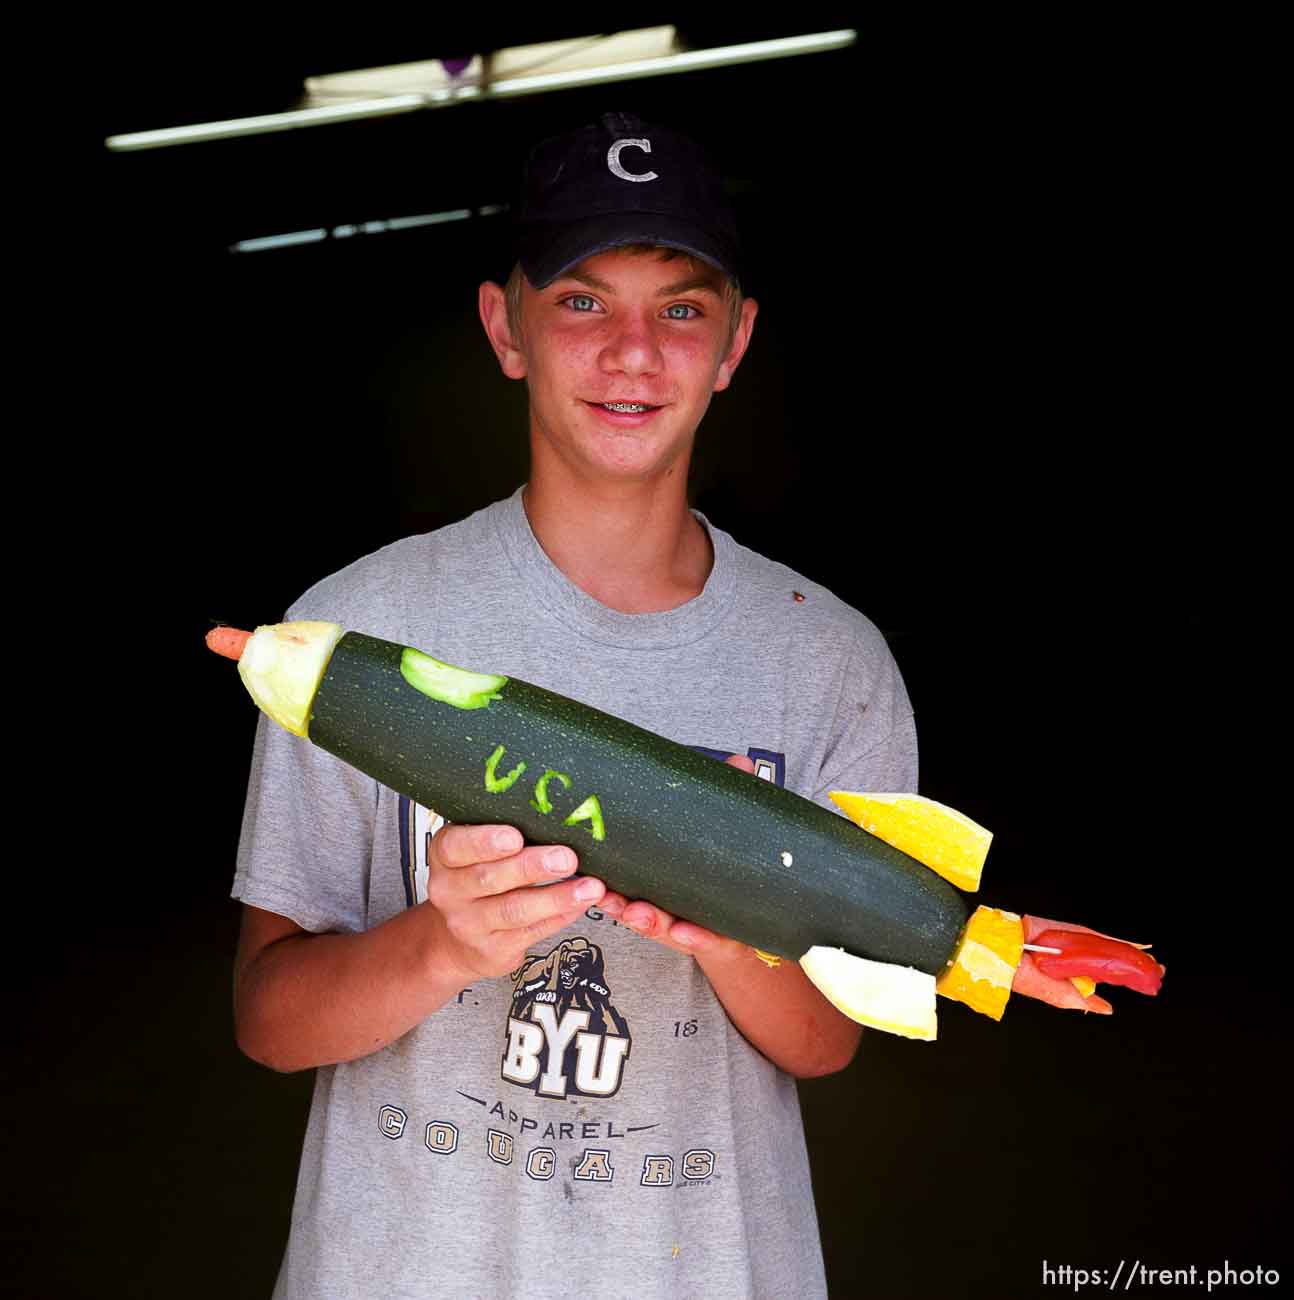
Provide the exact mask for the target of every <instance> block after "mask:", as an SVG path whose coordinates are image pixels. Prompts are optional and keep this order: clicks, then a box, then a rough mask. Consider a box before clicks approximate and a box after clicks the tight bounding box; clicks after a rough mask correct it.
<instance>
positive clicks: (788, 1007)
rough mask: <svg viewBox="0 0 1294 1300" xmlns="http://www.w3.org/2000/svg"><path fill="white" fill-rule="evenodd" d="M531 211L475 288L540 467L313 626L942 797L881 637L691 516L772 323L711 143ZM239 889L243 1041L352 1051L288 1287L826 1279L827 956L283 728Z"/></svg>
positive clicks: (657, 149)
mask: <svg viewBox="0 0 1294 1300" xmlns="http://www.w3.org/2000/svg"><path fill="white" fill-rule="evenodd" d="M519 230H520V262H519V266H518V268H517V270H516V271H514V274H513V277H512V279H511V280H510V282H509V284H508V286H507V287H506V288H504V287H502V286H499V285H497V284H485V285H482V287H481V290H480V299H479V308H480V315H481V320H482V323H483V325H484V327H485V331H486V334H487V337H488V339H489V341H490V345H491V346H492V348H493V349H494V352H495V354H496V356H497V358H498V360H499V364H500V367H501V369H502V370H503V373H504V374H505V375H506V376H507V377H509V378H513V379H524V380H525V382H526V384H527V388H528V392H529V424H530V428H529V434H530V449H531V474H530V479H529V482H528V483H527V484H526V485H525V487H524V488H523V489H521V490H519V491H518V492H517V493H516V494H515V495H514V496H513V497H512V498H510V499H509V500H507V501H504V502H500V503H498V504H496V505H494V506H491V507H489V508H487V509H486V510H482V511H480V512H478V513H477V514H475V515H473V516H471V517H470V518H469V519H467V520H464V521H463V522H461V523H459V524H456V525H453V526H451V527H449V528H446V529H442V530H440V531H438V532H436V533H432V534H428V535H426V536H423V537H414V538H408V539H405V540H404V541H402V542H397V543H395V544H393V545H392V546H388V547H386V548H384V549H383V550H381V551H379V552H377V553H376V554H374V555H372V556H368V557H366V558H365V559H362V560H360V561H358V562H357V563H356V564H354V565H352V566H350V567H349V568H348V569H345V570H343V571H342V572H341V573H339V574H335V575H333V576H332V577H331V578H328V579H325V580H324V581H323V582H321V583H320V584H318V585H317V586H316V587H315V588H313V589H312V590H311V591H310V592H309V593H307V594H306V596H305V597H303V598H302V600H301V601H300V602H298V604H297V605H296V606H295V607H294V608H293V610H292V611H291V612H290V617H293V618H310V617H314V618H325V619H329V620H331V621H334V622H339V623H341V624H342V625H343V626H345V627H352V628H355V629H357V630H362V631H366V632H369V633H371V634H374V635H377V636H382V637H386V638H388V639H391V640H395V641H399V642H402V643H405V644H409V645H415V646H419V647H422V648H424V649H427V650H429V651H431V652H432V653H434V654H435V655H437V657H439V658H442V659H445V660H448V661H449V662H452V663H460V664H463V665H465V666H469V667H474V668H482V669H489V670H490V671H495V672H500V673H504V674H508V675H513V676H518V677H523V678H525V679H528V680H530V681H534V682H536V683H537V684H540V685H543V686H546V687H548V688H549V689H552V690H556V691H558V692H560V693H562V694H565V695H569V696H572V697H574V698H577V699H580V700H582V701H583V702H585V703H587V704H591V705H593V706H595V707H598V708H601V709H604V710H606V711H608V712H611V713H616V714H619V715H620V716H622V717H626V718H628V719H629V720H630V721H632V722H635V723H638V724H639V725H642V726H645V727H648V728H649V729H651V730H654V731H658V732H661V733H662V734H664V735H667V736H670V737H672V738H674V739H676V740H680V741H683V742H684V743H688V744H693V745H696V746H698V747H702V748H704V749H706V750H707V751H713V752H714V753H715V754H716V757H724V756H726V757H727V758H728V761H731V762H734V763H736V764H737V765H738V766H742V767H744V768H745V769H746V770H747V771H749V772H751V773H752V779H771V780H778V781H782V782H784V783H785V784H788V785H790V786H792V787H793V788H795V789H797V790H799V791H800V792H801V793H802V794H805V795H807V796H809V797H813V798H817V799H819V800H821V801H824V802H825V793H826V790H827V789H828V788H832V787H834V788H840V787H844V788H852V789H891V790H915V789H916V743H915V734H914V730H913V725H912V716H911V708H910V706H909V704H908V700H907V696H906V693H905V691H904V688H903V684H902V682H901V680H900V678H899V675H898V672H897V669H896V668H895V666H894V663H893V660H892V659H891V657H890V655H889V653H888V651H887V650H886V648H885V646H884V643H883V641H882V639H881V637H880V635H879V633H878V632H877V631H876V629H875V628H874V627H873V626H872V625H871V624H870V623H868V622H867V621H866V620H865V619H864V618H862V616H861V615H859V614H857V613H855V612H854V611H852V610H850V609H848V608H847V607H846V606H844V605H843V604H841V603H840V602H839V601H837V600H836V599H835V598H834V597H832V596H831V595H830V593H828V592H826V591H825V590H823V589H822V588H819V587H817V586H816V585H815V584H813V583H811V582H808V581H807V580H806V579H803V578H800V577H798V576H797V575H795V574H793V573H792V572H791V571H790V570H787V569H785V568H784V567H782V566H780V565H777V564H774V563H772V562H770V561H768V560H764V559H762V558H761V557H759V556H757V555H755V554H754V553H753V552H750V551H748V550H746V549H745V548H744V547H741V546H739V545H738V544H737V543H736V542H734V541H733V539H732V538H730V537H728V536H727V535H726V534H725V533H723V532H721V531H720V530H718V529H716V528H714V527H713V526H711V525H710V524H709V523H708V521H706V520H705V519H703V518H702V517H701V516H699V515H697V514H695V513H693V512H692V511H690V510H689V509H688V506H687V497H686V486H687V467H688V462H689V458H690V455H691V451H692V447H693V442H694V439H695V436H696V430H697V427H698V425H699V424H700V421H701V419H702V417H703V416H704V414H705V411H706V409H707V407H708V405H709V402H710V399H711V396H712V395H713V394H714V393H715V392H719V391H721V390H722V389H724V388H726V387H727V386H728V384H729V382H730V381H731V379H732V377H733V374H734V372H735V371H736V369H737V367H738V366H739V364H740V362H741V359H742V357H743V355H744V353H745V351H746V348H747V345H748V344H749V341H750V337H751V331H752V329H753V326H754V321H755V317H756V312H757V307H756V304H755V303H754V302H753V301H752V300H750V299H747V298H743V296H742V295H741V291H740V288H739V283H738V279H737V239H736V231H735V227H734V223H733V220H732V216H731V213H730V211H729V209H728V206H727V203H726V201H725V199H724V196H723V192H722V184H721V182H720V179H719V177H718V175H717V173H715V171H714V170H713V168H712V166H711V164H710V163H709V161H708V160H707V159H706V158H705V157H704V155H703V154H702V153H701V151H700V150H699V149H698V148H697V147H696V146H695V145H694V144H693V143H692V142H690V141H688V140H686V139H685V138H683V137H681V136H678V135H677V134H675V133H673V132H671V131H668V130H665V129H663V128H659V127H649V126H647V125H646V124H644V123H642V122H640V121H638V120H636V119H633V118H629V117H625V116H623V115H619V114H608V115H606V116H604V117H603V118H602V120H601V121H600V122H598V123H596V124H594V125H593V126H590V127H586V128H584V129H582V130H580V131H577V132H573V133H571V134H569V135H566V136H562V137H559V138H557V139H555V140H551V141H547V142H545V143H544V144H542V145H540V146H539V147H538V148H537V149H536V150H535V151H534V152H533V153H532V155H531V158H530V160H529V162H528V164H527V172H526V178H525V196H524V199H523V203H522V209H521V213H520V227H519ZM533 760H534V762H535V764H536V765H537V766H538V765H539V764H541V763H542V762H543V756H542V755H535V756H533ZM541 883H542V884H546V885H547V887H546V888H544V889H533V888H531V886H533V885H535V884H541ZM234 894H235V896H236V897H238V898H240V899H242V901H243V902H244V904H245V905H246V906H245V909H244V925H243V934H242V939H241V942H240V948H239V955H238V963H237V976H236V1016H237V1026H238V1036H239V1042H240V1045H241V1046H242V1047H243V1049H244V1050H245V1051H246V1052H247V1053H248V1054H249V1055H251V1056H253V1057H254V1058H255V1059H257V1060H260V1061H263V1062H265V1063H266V1064H268V1065H271V1066H273V1067H275V1068H277V1069H284V1070H290V1069H302V1068H308V1067H312V1066H318V1067H321V1068H320V1069H319V1072H318V1076H317V1082H316V1092H315V1099H314V1104H313V1108H312V1112H311V1117H310V1124H309V1128H308V1131H307V1135H306V1143H305V1152H304V1155H303V1160H302V1168H301V1175H300V1180H299V1183H298V1188H297V1198H296V1204H295V1208H294V1212H293V1227H292V1236H291V1240H290V1242H289V1246H288V1250H287V1254H286V1257H285V1260H284V1264H283V1269H282V1272H281V1274H280V1277H279V1284H278V1287H277V1289H276V1292H275V1294H276V1296H280V1297H297V1296H301V1297H305V1296H320V1295H328V1296H371V1295H384V1296H396V1295H400V1296H404V1295H409V1296H414V1295H418V1296H421V1295H441V1294H451V1293H452V1294H455V1295H464V1296H503V1295H523V1294H524V1295H526V1296H530V1297H535V1296H547V1295H557V1294H562V1295H565V1294H567V1293H569V1292H570V1291H571V1290H572V1289H578V1290H589V1291H590V1292H591V1293H592V1294H595V1295H598V1296H622V1295H623V1296H631V1295H632V1296H638V1297H641V1296H650V1295H657V1294H660V1295H665V1294H669V1295H671V1296H674V1295H684V1296H691V1295H702V1294H706V1295H722V1296H725V1297H730V1296H740V1295H752V1296H769V1295H775V1294H794V1295H799V1296H807V1295H818V1294H825V1283H824V1279H823V1270H822V1258H821V1251H820V1247H819V1245H818V1239H817V1227H816V1222H815V1219H814V1213H813V1198H812V1190H811V1187H810V1183H809V1172H808V1164H807V1158H806V1155H805V1148H804V1140H803V1133H802V1129H801V1126H800V1119H799V1110H798V1103H797V1099H796V1093H795V1085H794V1082H793V1076H798V1077H807V1076H812V1075H816V1074H824V1073H828V1072H830V1071H833V1070H837V1069H841V1068H843V1067H844V1066H845V1065H846V1064H847V1063H848V1062H849V1060H850V1059H851V1058H852V1056H853V1054H854V1051H855V1049H856V1047H857V1043H858V1037H859V1029H858V1027H857V1026H856V1025H854V1024H853V1023H852V1022H850V1021H848V1020H847V1019H845V1018H844V1017H843V1016H841V1015H840V1014H839V1013H838V1012H836V1011H835V1010H834V1008H832V1007H831V1006H830V1005H829V1004H828V1003H827V1002H826V1001H825V999H823V998H822V996H821V995H820V994H819V993H818V992H817V990H816V989H814V988H813V986H812V985H810V984H809V983H808V981H807V979H806V978H805V977H804V975H803V974H802V973H801V971H800V969H799V967H798V966H797V965H796V964H795V963H793V962H787V963H783V964H782V965H781V966H780V967H778V968H775V969H774V968H772V967H770V966H768V965H766V964H765V963H764V962H762V961H760V960H759V959H758V958H757V957H756V955H755V954H754V953H753V952H752V951H751V950H750V949H749V948H747V947H745V946H744V945H742V944H739V943H737V942H735V941H733V940H729V939H726V938H724V937H723V936H720V935H716V934H713V933H711V932H709V931H706V930H703V929H701V928H700V927H698V926H695V925H691V924H688V923H685V922H682V921H677V920H675V919H674V918H672V917H670V916H668V915H666V914H665V913H663V912H661V911H660V910H659V909H657V908H655V907H654V906H653V905H652V904H651V902H650V900H627V899H624V898H622V897H620V896H618V895H616V894H614V893H611V892H609V891H607V890H606V888H605V886H604V885H603V884H602V882H600V881H598V880H594V879H590V878H587V877H583V876H581V875H579V873H578V860H577V856H576V854H575V853H574V852H572V851H571V850H570V849H569V848H560V847H552V846H544V845H532V846H524V845H523V843H522V839H521V836H520V834H519V833H518V832H517V831H515V830H514V829H512V828H509V827H501V826H475V827H473V826H442V825H441V823H440V819H439V818H437V817H436V816H435V813H434V810H428V809H421V808H417V807H411V806H410V805H409V802H408V801H407V800H404V799H401V798H399V797H398V796H396V795H394V794H392V793H391V792H390V791H388V790H385V789H383V788H380V787H377V786H375V784H374V783H373V782H372V781H370V780H368V779H367V778H364V777H362V776H361V775H360V774H358V773H356V772H354V771H353V770H351V769H349V768H347V767H345V766H344V765H343V764H341V763H339V762H338V761H337V760H335V759H333V758H332V757H330V756H329V755H327V754H326V753H324V752H323V751H320V750H316V749H314V748H313V747H311V746H303V745H299V744H297V743H296V742H294V741H293V740H292V738H291V737H288V736H287V735H286V734H284V733H281V732H279V731H278V730H277V729H276V728H264V727H263V728H262V729H261V731H260V732H259V733H258V740H257V749H256V756H255V759H254V763H253V770H252V779H251V786H250V790H249V795H248V804H247V811H246V815H245V822H244V833H243V841H242V845H241V847H240V854H239V867H238V873H237V877H236V880H235V886H234ZM644 938H645V939H647V940H649V941H648V942H644Z"/></svg>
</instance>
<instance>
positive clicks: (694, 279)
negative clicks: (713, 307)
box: [660, 271, 723, 298]
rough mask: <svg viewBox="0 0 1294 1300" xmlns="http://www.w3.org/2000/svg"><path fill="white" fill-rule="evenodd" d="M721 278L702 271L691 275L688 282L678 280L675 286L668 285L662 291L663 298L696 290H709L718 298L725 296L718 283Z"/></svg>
mask: <svg viewBox="0 0 1294 1300" xmlns="http://www.w3.org/2000/svg"><path fill="white" fill-rule="evenodd" d="M719 280H720V277H719V276H718V275H717V274H714V273H710V274H706V272H704V271H701V272H699V273H698V274H696V275H689V276H688V277H687V279H686V280H676V281H675V282H674V283H673V284H667V285H665V286H664V287H663V288H662V289H661V290H660V296H661V297H662V298H672V297H673V296H674V295H675V294H676V293H691V292H692V291H693V290H695V289H708V290H709V291H710V292H711V293H712V294H714V295H715V297H716V298H721V297H722V296H723V294H722V292H721V291H720V288H719V284H718V281H719Z"/></svg>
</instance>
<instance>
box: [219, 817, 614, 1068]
mask: <svg viewBox="0 0 1294 1300" xmlns="http://www.w3.org/2000/svg"><path fill="white" fill-rule="evenodd" d="M576 865H577V863H576V858H575V854H574V853H572V852H571V850H570V849H566V848H552V847H547V846H536V847H532V848H523V847H522V838H521V834H520V832H519V831H517V830H514V829H513V828H512V827H508V826H446V827H445V828H444V829H443V830H442V831H441V833H440V834H439V835H437V836H436V837H435V839H434V840H433V841H432V847H431V851H430V852H429V853H428V886H427V893H428V899H427V901H426V902H425V903H420V904H419V905H418V906H417V907H413V908H410V909H408V910H406V911H403V912H401V913H399V914H398V915H397V916H394V917H392V918H391V919H390V920H389V921H386V922H384V923H383V924H381V925H378V926H375V927H374V928H373V929H371V930H366V931H363V932H362V933H357V934H312V933H311V932H309V931H308V930H305V929H303V928H302V927H301V926H299V925H297V923H296V922H295V921H291V920H289V919H287V918H286V917H283V916H279V915H277V914H276V913H274V912H268V911H264V910H263V909H260V908H256V907H251V906H248V907H245V908H244V911H243V926H242V934H241V937H240V940H239V946H238V958H237V962H236V966H235V974H234V1020H235V1029H236V1034H237V1039H238V1045H239V1047H240V1048H241V1049H242V1050H243V1051H244V1052H245V1053H246V1054H247V1055H248V1056H250V1057H252V1059H253V1060H256V1061H260V1062H261V1063H262V1064H264V1065H268V1066H271V1067H272V1068H273V1069H276V1070H285V1071H287V1070H303V1069H308V1068H310V1067H311V1066H316V1065H335V1064H337V1063H338V1062H341V1061H352V1060H356V1059H358V1058H359V1057H362V1056H367V1055H369V1054H370V1053H371V1052H375V1051H378V1050H379V1049H380V1048H383V1047H385V1046H387V1044H388V1043H392V1042H394V1041H395V1040H396V1039H397V1038H399V1037H400V1036H401V1035H402V1034H404V1033H407V1032H408V1031H409V1030H410V1029H412V1028H413V1027H414V1026H415V1025H416V1024H418V1023H419V1022H420V1021H422V1020H424V1019H425V1018H426V1017H427V1016H429V1015H430V1014H431V1013H432V1012H433V1011H435V1010H436V1009H437V1008H439V1007H441V1006H443V1005H444V1004H445V1003H446V1002H448V1001H449V1000H450V999H451V998H452V997H453V996H454V995H455V994H456V993H457V992H458V991H459V989H462V988H465V987H466V986H468V985H469V984H472V983H473V982H474V981H475V980H478V979H481V978H483V977H493V976H499V975H505V974H507V973H508V972H509V971H511V970H515V969H516V967H517V966H519V965H520V964H521V960H522V958H523V957H524V956H525V953H526V950H527V949H528V948H529V946H530V945H531V944H533V943H536V942H537V941H539V940H540V939H544V938H547V937H548V936H550V935H553V934H556V933H557V931H558V930H561V929H562V928H564V927H565V926H567V925H569V924H571V922H572V921H574V920H575V919H576V918H577V917H578V916H579V915H580V914H581V913H583V911H584V910H585V909H586V908H587V907H589V906H590V904H592V903H596V902H598V901H599V900H600V899H601V898H602V896H603V895H604V893H605V886H604V885H603V884H602V883H601V881H598V880H593V879H591V878H589V877H579V878H576V879H563V877H570V876H572V873H573V872H574V871H575V869H576ZM540 883H543V884H547V885H548V888H546V889H532V888H531V886H532V885H535V884H540Z"/></svg>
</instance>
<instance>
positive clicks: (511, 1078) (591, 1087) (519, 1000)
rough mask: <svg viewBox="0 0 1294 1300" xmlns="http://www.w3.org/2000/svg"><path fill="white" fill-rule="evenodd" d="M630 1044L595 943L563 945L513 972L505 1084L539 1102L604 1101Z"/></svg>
mask: <svg viewBox="0 0 1294 1300" xmlns="http://www.w3.org/2000/svg"><path fill="white" fill-rule="evenodd" d="M630 1045H631V1035H630V1033H629V1025H628V1023H627V1022H626V1020H625V1018H624V1017H623V1016H622V1015H621V1014H620V1013H619V1011H617V1010H616V1007H615V1003H614V1002H613V1001H612V997H611V990H610V988H609V987H608V986H607V980H606V972H605V969H604V963H603V957H602V949H601V948H599V947H598V946H597V944H593V943H590V942H589V941H588V940H587V939H584V938H575V939H563V940H562V942H561V943H559V944H558V945H557V947H556V948H554V949H552V951H551V952H549V953H548V954H547V955H546V956H543V957H527V958H526V960H525V962H524V963H523V964H522V966H521V968H520V970H518V971H516V972H514V974H513V989H512V1007H511V1009H510V1014H509V1016H508V1029H507V1045H506V1047H505V1049H504V1053H503V1064H502V1069H501V1074H502V1076H503V1078H504V1079H505V1080H506V1081H507V1082H509V1083H514V1084H516V1085H517V1086H518V1087H520V1088H528V1089H529V1090H530V1091H531V1092H534V1093H536V1094H537V1095H538V1096H541V1097H566V1096H568V1095H570V1094H572V1093H574V1094H576V1095H579V1096H585V1097H610V1096H613V1095H614V1094H615V1093H616V1092H617V1091H618V1090H619V1088H620V1082H621V1079H622V1078H623V1076H624V1066H625V1061H626V1060H627V1059H628V1056H629V1048H630Z"/></svg>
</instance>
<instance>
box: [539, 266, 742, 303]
mask: <svg viewBox="0 0 1294 1300" xmlns="http://www.w3.org/2000/svg"><path fill="white" fill-rule="evenodd" d="M720 278H721V277H720V276H719V275H718V274H717V273H713V272H711V273H706V272H705V271H700V272H698V273H697V274H696V275H689V276H687V277H686V278H685V279H682V280H676V281H674V283H673V284H666V285H663V286H662V287H661V288H660V289H659V290H657V297H660V298H672V297H673V296H674V295H675V294H676V293H692V292H693V291H694V290H696V289H708V290H709V291H710V292H711V293H712V294H714V295H715V297H716V298H722V297H723V293H722V291H721V289H720V287H719V284H718V283H717V282H718V281H719V280H720ZM558 279H559V280H577V281H578V282H579V283H580V284H584V285H587V286H588V287H589V288H590V289H596V290H597V291H598V292H599V293H606V294H614V293H615V286H614V285H612V284H609V283H608V282H607V281H606V280H604V279H602V277H601V276H598V275H594V274H593V273H592V272H591V271H581V270H579V269H572V270H570V271H567V272H566V274H565V275H562V276H559V277H558Z"/></svg>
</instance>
